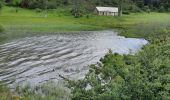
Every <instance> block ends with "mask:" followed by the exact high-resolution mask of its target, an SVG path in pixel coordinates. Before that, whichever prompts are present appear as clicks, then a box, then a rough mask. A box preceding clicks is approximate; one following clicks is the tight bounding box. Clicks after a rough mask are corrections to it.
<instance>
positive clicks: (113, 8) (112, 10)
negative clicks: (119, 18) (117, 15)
mask: <svg viewBox="0 0 170 100" xmlns="http://www.w3.org/2000/svg"><path fill="white" fill-rule="evenodd" d="M96 9H97V10H98V11H102V12H118V7H96Z"/></svg>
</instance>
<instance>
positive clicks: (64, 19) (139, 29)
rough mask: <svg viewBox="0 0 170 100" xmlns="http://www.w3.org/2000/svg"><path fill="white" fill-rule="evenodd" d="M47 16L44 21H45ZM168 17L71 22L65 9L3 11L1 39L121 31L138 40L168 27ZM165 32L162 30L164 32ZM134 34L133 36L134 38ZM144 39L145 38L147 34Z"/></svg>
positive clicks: (145, 15)
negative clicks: (2, 33)
mask: <svg viewBox="0 0 170 100" xmlns="http://www.w3.org/2000/svg"><path fill="white" fill-rule="evenodd" d="M46 15H47V17H45V16H46ZM169 22H170V14H168V13H150V14H148V13H135V14H130V15H124V16H122V17H112V16H96V15H89V16H88V17H87V16H84V17H82V18H74V17H73V16H71V15H70V13H69V10H68V9H57V10H48V11H47V13H46V12H45V11H42V12H37V11H36V10H27V9H22V8H14V7H4V8H3V9H2V11H1V13H0V23H1V24H2V25H3V26H4V28H5V29H6V32H5V33H8V34H6V35H5V36H7V37H10V36H11V34H12V37H15V36H17V37H18V36H19V35H25V34H27V33H33V32H36V33H43V32H44V33H45V32H46V33H47V32H65V31H91V30H105V29H115V28H121V29H122V28H123V29H126V31H125V32H122V33H123V35H125V36H131V37H139V36H143V34H146V33H149V34H151V33H155V31H157V30H161V31H162V30H165V29H166V28H167V27H168V26H170V23H169ZM165 31H166V30H165ZM134 33H135V34H134ZM147 35H148V34H147Z"/></svg>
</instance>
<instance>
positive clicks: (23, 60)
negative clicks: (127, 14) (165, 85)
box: [0, 31, 148, 85]
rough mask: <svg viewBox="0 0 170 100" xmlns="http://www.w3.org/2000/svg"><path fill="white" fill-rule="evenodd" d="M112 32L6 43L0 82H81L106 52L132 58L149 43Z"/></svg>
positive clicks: (0, 55)
mask: <svg viewBox="0 0 170 100" xmlns="http://www.w3.org/2000/svg"><path fill="white" fill-rule="evenodd" d="M117 34H118V33H117V32H113V31H94V32H75V33H74V32H71V33H56V34H43V35H38V36H32V37H25V38H20V39H15V40H12V41H8V42H6V43H4V44H1V45H0V81H4V82H6V83H7V84H9V85H15V84H23V83H30V84H32V85H38V84H42V83H45V82H47V81H49V80H52V81H59V80H61V78H60V77H59V76H60V75H62V76H64V77H66V78H69V79H82V78H84V75H85V74H86V73H87V72H88V70H89V67H88V65H90V64H94V63H96V62H98V61H99V59H100V58H101V57H103V56H104V55H105V54H106V53H107V52H108V49H111V50H112V51H113V52H114V53H119V54H129V53H131V54H134V53H136V52H138V51H139V50H140V49H141V47H142V46H143V45H145V44H147V43H148V42H147V41H146V40H144V39H137V38H125V37H123V36H118V35H117Z"/></svg>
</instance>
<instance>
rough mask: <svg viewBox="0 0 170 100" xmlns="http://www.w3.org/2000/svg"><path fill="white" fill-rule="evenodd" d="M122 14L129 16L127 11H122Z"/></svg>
mask: <svg viewBox="0 0 170 100" xmlns="http://www.w3.org/2000/svg"><path fill="white" fill-rule="evenodd" d="M122 13H123V14H125V15H129V14H130V12H129V11H123V12H122Z"/></svg>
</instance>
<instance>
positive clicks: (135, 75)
mask: <svg viewBox="0 0 170 100" xmlns="http://www.w3.org/2000/svg"><path fill="white" fill-rule="evenodd" d="M169 44H170V37H165V36H159V38H153V40H152V41H151V44H150V45H148V46H146V47H145V48H144V50H142V51H141V52H140V53H138V54H135V55H119V54H113V53H112V52H111V50H110V51H109V53H108V54H106V55H105V56H104V58H102V59H101V60H100V62H99V63H97V64H95V65H91V67H90V68H91V69H90V71H89V73H88V74H87V75H86V77H85V79H83V80H79V81H71V82H70V87H71V89H72V94H73V96H72V99H73V100H113V99H116V100H169V99H170V88H169V86H170V67H169V64H170V52H169V49H170V45H169Z"/></svg>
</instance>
